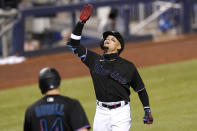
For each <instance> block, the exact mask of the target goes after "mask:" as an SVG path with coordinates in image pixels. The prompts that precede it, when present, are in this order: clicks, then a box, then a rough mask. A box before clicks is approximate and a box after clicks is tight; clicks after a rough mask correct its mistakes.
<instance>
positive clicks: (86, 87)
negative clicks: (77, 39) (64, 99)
mask: <svg viewBox="0 0 197 131" xmlns="http://www.w3.org/2000/svg"><path fill="white" fill-rule="evenodd" d="M87 3H91V4H93V5H94V7H95V11H94V13H93V16H92V17H91V19H89V21H88V22H87V24H86V26H85V29H84V31H83V36H82V43H83V44H84V45H85V46H86V47H89V48H92V49H93V50H94V51H96V52H99V53H101V51H99V49H98V48H94V47H98V43H99V42H100V40H101V38H102V32H103V31H105V30H108V29H114V30H118V31H120V32H121V33H122V35H123V36H124V38H125V40H126V48H125V51H124V52H123V54H122V56H123V57H125V58H127V59H128V60H130V61H133V62H134V63H135V64H136V65H137V66H138V67H143V68H139V71H140V73H141V74H142V77H143V79H144V81H145V84H146V85H147V87H148V88H147V90H148V92H149V94H150V100H151V106H152V110H153V116H154V118H155V123H154V124H153V125H152V126H144V125H143V123H142V119H141V118H142V116H143V110H142V109H141V108H142V107H141V105H140V102H139V100H138V98H137V95H136V94H135V93H133V92H132V94H131V99H132V102H131V107H132V119H133V124H132V126H133V127H132V129H133V130H135V131H145V130H146V131H158V130H160V131H195V130H196V129H197V125H196V123H197V116H196V114H197V110H196V105H197V104H196V99H197V97H196V93H197V81H196V78H197V70H196V67H197V61H196V58H197V43H196V41H197V35H196V29H197V1H196V0H0V89H1V90H0V96H1V99H0V103H1V105H0V130H1V131H19V130H22V126H23V118H24V111H25V109H26V107H27V106H28V105H29V104H31V103H32V102H34V101H35V100H37V99H38V98H40V97H41V94H40V92H39V90H38V88H37V84H35V83H37V74H38V72H39V70H40V69H41V68H43V67H44V66H53V67H55V68H57V70H58V71H60V74H61V76H62V77H63V78H64V79H65V78H67V79H65V80H63V82H62V87H64V88H62V94H63V95H67V96H70V97H73V98H77V99H79V100H80V102H81V103H82V105H83V106H84V108H85V111H86V113H87V115H88V118H89V120H90V123H91V124H92V122H93V117H94V112H95V100H96V98H95V95H94V90H93V85H92V82H91V78H90V77H89V76H88V75H89V73H88V70H87V69H86V67H85V66H79V64H81V63H80V60H79V59H78V58H76V57H75V56H74V55H73V54H72V53H70V51H69V50H67V48H66V47H65V41H67V39H68V38H69V35H70V32H71V31H72V29H73V27H74V25H75V23H76V22H77V20H78V16H79V12H80V10H81V8H82V7H83V5H85V4H87ZM63 36H66V37H65V39H63ZM65 52H66V53H65ZM176 61H179V62H176ZM180 61H183V62H180ZM21 62H22V63H21ZM171 62H176V63H171ZM17 63H21V64H17ZM166 63H171V64H166ZM159 64H163V65H159ZM81 65H82V64H81ZM155 65H157V66H155ZM146 66H150V67H146ZM71 67H73V69H71ZM81 76H85V77H81ZM73 77H78V78H73ZM68 78H69V79H68ZM23 85H25V86H23ZM11 87H18V88H12V89H5V88H11ZM69 87H70V88H69ZM71 87H72V88H71Z"/></svg>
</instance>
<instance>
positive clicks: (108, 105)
mask: <svg viewBox="0 0 197 131" xmlns="http://www.w3.org/2000/svg"><path fill="white" fill-rule="evenodd" d="M92 11H93V7H92V5H86V6H84V7H83V9H82V11H81V14H80V21H79V22H78V23H77V25H76V26H75V28H74V30H73V32H72V34H71V39H70V42H68V43H67V46H68V47H69V48H71V49H72V51H73V52H74V53H75V54H76V55H77V56H78V57H80V58H81V60H82V62H83V63H84V64H85V65H86V66H87V67H88V68H89V70H90V74H91V76H92V80H93V84H94V89H95V93H96V98H97V108H96V114H95V118H94V123H93V124H94V126H93V130H94V131H129V129H130V127H131V117H130V106H129V102H130V97H129V96H130V89H129V88H130V86H131V87H132V88H133V89H134V91H136V92H137V93H138V95H139V98H140V100H141V102H142V105H143V107H144V111H145V115H144V118H143V121H144V123H145V124H152V122H153V118H152V115H151V110H150V107H149V98H148V94H147V92H146V89H145V85H144V83H143V81H142V79H141V77H140V75H139V73H138V71H137V69H136V67H135V65H134V64H132V63H131V62H129V61H127V60H125V59H123V58H121V57H120V56H119V55H120V53H121V52H122V51H123V49H124V40H123V38H122V36H121V35H120V33H118V32H116V31H106V32H104V33H103V41H102V42H101V45H100V46H101V48H102V49H103V51H104V53H103V54H102V55H99V54H96V53H94V52H92V51H90V50H88V49H87V48H85V47H83V46H82V45H81V44H80V39H81V34H82V29H83V26H84V24H85V23H86V21H87V20H88V19H89V17H90V15H91V13H92Z"/></svg>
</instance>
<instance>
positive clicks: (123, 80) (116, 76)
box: [94, 64, 127, 84]
mask: <svg viewBox="0 0 197 131" xmlns="http://www.w3.org/2000/svg"><path fill="white" fill-rule="evenodd" d="M94 69H95V72H96V73H97V74H100V75H103V76H110V78H112V79H113V80H115V81H118V82H119V83H121V84H127V79H126V78H124V77H122V76H121V75H120V73H118V72H117V71H113V72H112V71H110V70H108V69H105V68H104V67H103V65H100V64H96V65H95V68H94Z"/></svg>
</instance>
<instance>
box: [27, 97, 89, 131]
mask: <svg viewBox="0 0 197 131" xmlns="http://www.w3.org/2000/svg"><path fill="white" fill-rule="evenodd" d="M81 128H90V124H89V122H88V119H87V118H86V115H85V112H84V110H83V108H82V106H81V105H80V103H79V102H78V101H77V100H74V99H71V98H68V97H65V96H61V95H46V96H44V97H43V98H41V99H40V100H38V101H37V102H35V103H34V104H32V105H31V106H30V107H28V109H27V110H26V114H25V122H24V131H75V130H78V129H81Z"/></svg>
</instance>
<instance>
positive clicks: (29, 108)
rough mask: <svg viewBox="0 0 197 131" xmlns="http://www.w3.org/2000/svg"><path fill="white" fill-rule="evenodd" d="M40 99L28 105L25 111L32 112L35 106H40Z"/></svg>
mask: <svg viewBox="0 0 197 131" xmlns="http://www.w3.org/2000/svg"><path fill="white" fill-rule="evenodd" d="M42 99H43V98H41V99H39V100H37V101H35V102H34V103H32V104H31V105H29V106H28V107H27V111H31V110H34V107H36V106H37V105H40V103H42Z"/></svg>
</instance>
